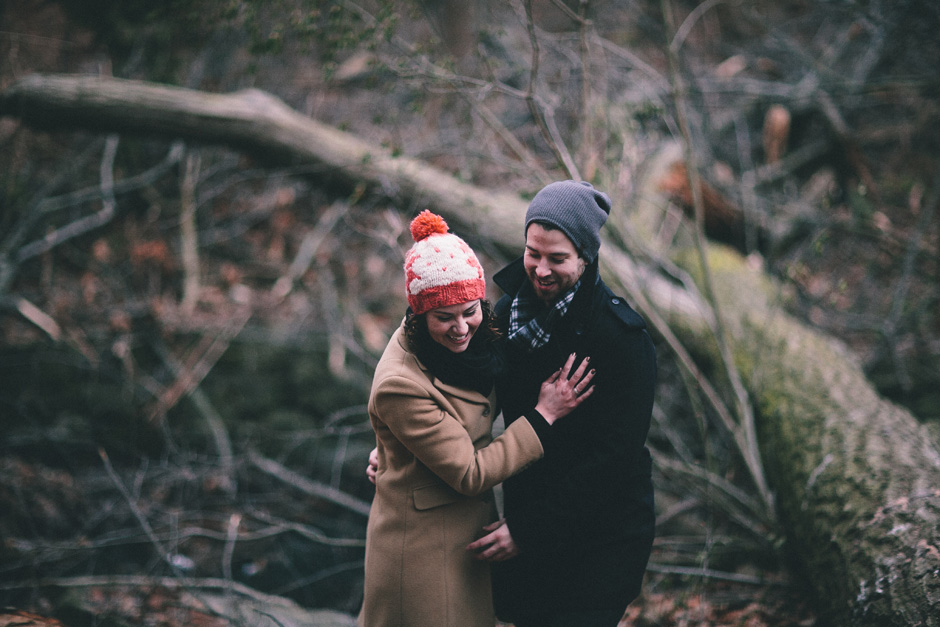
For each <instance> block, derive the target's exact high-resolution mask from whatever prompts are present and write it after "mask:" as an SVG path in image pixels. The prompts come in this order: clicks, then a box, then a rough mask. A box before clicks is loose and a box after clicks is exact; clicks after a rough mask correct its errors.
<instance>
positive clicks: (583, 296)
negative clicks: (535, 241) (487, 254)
mask: <svg viewBox="0 0 940 627" xmlns="http://www.w3.org/2000/svg"><path fill="white" fill-rule="evenodd" d="M597 275H598V261H597V259H595V260H594V261H592V262H591V263H589V264H588V266H587V267H586V268H585V269H584V272H583V273H582V275H581V287H580V288H579V289H578V292H579V294H578V296H577V298H576V302H580V303H584V302H593V300H594V297H595V295H596V294H597V293H598V291H599V290H598V289H597V285H598V284H599V282H598V278H597ZM528 280H529V277H527V276H526V273H525V265H524V264H523V261H522V257H519V258H518V259H516V260H515V261H513V262H511V263H510V264H509V265H508V266H506V267H505V268H503V269H502V270H500V271H499V272H497V273H496V274H494V275H493V282H494V283H496V285H497V286H498V287H499V288H500V289H501V290H503V292H504V293H505V294H507V295H508V296H509V297H510V298H515V297H516V294H518V293H519V290H520V289H521V288H522V286H523V285H524V284H525V282H526V281H528ZM576 308H580V307H576Z"/></svg>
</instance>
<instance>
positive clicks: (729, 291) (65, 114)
mask: <svg viewBox="0 0 940 627" xmlns="http://www.w3.org/2000/svg"><path fill="white" fill-rule="evenodd" d="M0 114H3V115H12V116H16V117H19V118H20V119H21V120H22V121H24V122H26V123H29V124H36V125H43V126H48V125H59V126H66V127H69V128H91V129H99V130H102V131H109V132H114V131H118V132H135V133H158V134H162V135H168V136H171V137H183V138H186V139H193V140H202V141H210V142H218V143H224V144H228V145H232V146H235V147H239V148H242V149H245V150H249V151H252V152H258V153H263V154H271V155H276V156H278V157H280V158H288V159H290V160H292V161H301V162H307V163H311V164H319V165H323V166H325V167H326V168H327V169H328V170H329V172H331V173H333V174H335V175H336V176H337V177H340V178H342V179H343V180H346V181H349V182H350V183H362V182H365V183H367V184H369V185H372V186H373V187H376V188H378V189H381V190H382V191H384V192H385V193H387V194H388V195H390V196H392V197H394V198H397V199H399V200H401V201H404V202H408V203H411V204H413V205H415V206H417V207H420V208H424V207H428V208H431V209H432V210H434V211H436V212H439V213H441V214H443V215H444V216H445V217H447V218H448V220H451V221H453V222H455V223H457V224H460V225H462V226H463V227H465V228H466V229H468V230H472V231H473V232H475V233H476V234H477V235H479V236H481V237H484V238H488V239H490V240H491V241H493V242H494V243H497V244H500V245H502V246H506V247H508V248H511V249H515V250H518V249H520V248H521V243H522V230H521V222H522V215H523V213H524V211H525V206H526V203H525V202H524V201H523V200H522V199H521V198H519V197H518V196H516V195H514V194H506V193H497V192H487V191H484V190H480V189H478V188H475V187H473V186H470V185H466V184H464V183H461V182H459V181H456V180H455V179H454V178H453V177H451V176H449V175H448V174H447V173H445V172H442V171H440V170H437V169H435V168H432V167H429V166H427V165H425V164H422V163H420V162H418V161H416V160H413V159H409V158H407V157H396V156H393V155H391V154H390V153H389V152H388V151H387V150H385V149H382V148H380V147H377V146H372V145H370V144H368V143H366V142H363V141H361V140H359V139H356V138H354V137H353V136H350V135H348V134H346V133H342V132H340V131H337V130H335V129H332V128H329V127H325V126H323V125H321V124H318V123H317V122H315V121H313V120H311V119H309V118H306V117H304V116H302V115H300V114H298V113H296V112H294V111H292V110H291V109H289V108H288V107H287V106H286V105H284V104H283V103H282V102H280V101H279V100H277V99H275V98H273V97H271V96H269V95H266V94H263V93H261V92H257V91H248V92H239V93H236V94H231V95H214V94H204V93H199V92H192V91H188V90H183V89H178V88H174V87H166V86H158V85H151V84H145V83H140V82H132V81H121V80H115V79H101V78H94V77H72V76H33V77H30V78H27V79H25V80H23V81H21V82H19V83H17V84H15V85H14V86H12V87H11V88H9V89H8V90H7V91H6V92H4V94H3V95H2V97H0ZM604 250H605V253H604V255H602V258H604V259H606V261H607V262H608V263H607V265H606V266H605V268H604V271H605V273H606V274H607V276H608V277H609V278H610V280H611V282H612V283H619V284H621V285H622V286H623V288H624V289H625V290H627V291H628V292H630V293H631V294H632V295H633V296H634V300H635V301H636V302H637V303H638V304H639V305H640V307H641V309H645V310H646V311H644V313H647V314H655V315H648V317H651V318H653V319H656V320H664V321H666V322H668V324H669V325H670V329H671V330H672V332H674V333H675V334H676V335H678V336H679V337H680V338H681V340H682V341H683V342H684V343H686V344H687V345H694V346H696V347H697V348H698V350H699V351H700V352H701V353H703V354H711V355H717V349H716V348H715V345H714V341H713V339H712V338H713V336H712V333H711V320H710V319H709V316H710V315H711V314H710V310H709V308H708V307H707V306H705V305H704V304H703V303H701V302H700V301H699V300H698V299H697V297H696V296H695V295H694V294H690V293H688V292H687V291H685V290H683V289H681V288H680V287H678V286H676V285H674V284H673V283H671V282H669V281H667V280H665V279H663V278H662V277H660V276H659V275H658V274H657V273H655V272H653V271H651V270H650V269H647V268H644V267H643V266H640V265H637V264H635V263H634V262H633V261H632V260H631V258H630V257H629V256H628V255H626V254H625V253H624V252H623V251H622V250H619V249H618V248H617V246H616V245H614V244H612V243H611V242H610V241H609V240H607V241H605V242H604ZM709 256H710V258H711V268H712V273H713V279H714V281H715V284H716V291H717V293H718V296H719V298H720V299H721V302H722V311H723V315H724V317H725V320H724V323H725V325H726V327H727V330H728V334H729V336H730V338H729V339H730V341H731V343H732V348H733V352H734V355H735V361H736V364H737V366H738V368H740V370H741V374H742V377H743V380H744V383H745V384H746V386H747V388H748V392H749V393H750V395H751V398H752V399H753V401H754V403H755V405H756V408H757V414H758V429H759V435H760V449H761V455H762V457H763V459H764V462H765V466H766V470H767V475H768V478H769V479H770V482H771V485H772V487H773V489H774V490H775V493H776V496H777V505H778V511H779V514H780V518H781V520H782V523H783V526H784V529H785V531H786V534H787V541H788V546H789V547H791V549H792V551H793V552H794V557H795V559H796V561H797V562H798V564H799V567H800V568H802V569H803V570H804V572H805V573H806V576H807V577H808V580H809V583H810V584H811V586H812V587H813V589H814V590H815V592H816V597H817V606H818V608H819V610H820V611H821V613H822V615H823V618H824V619H825V620H826V621H827V622H830V623H833V624H844V625H849V624H852V625H879V626H880V625H899V626H900V625H928V626H937V625H940V451H938V446H937V443H936V442H935V441H934V440H933V439H932V438H931V436H930V435H929V433H928V432H927V430H926V429H924V428H923V427H922V426H920V425H919V424H918V422H917V421H916V419H915V418H914V417H913V416H912V415H911V414H910V413H909V412H907V411H905V410H903V409H901V408H899V407H897V406H895V405H893V404H891V403H889V402H887V401H885V400H884V399H882V398H880V397H879V396H878V395H877V394H876V392H875V391H874V389H873V388H872V386H871V385H870V383H869V382H868V381H867V380H866V379H865V377H864V375H863V373H862V371H861V369H860V368H859V366H858V364H857V363H856V362H855V360H854V359H853V358H852V356H851V355H850V354H849V353H848V351H847V350H846V349H845V348H844V347H842V345H841V344H839V343H838V342H836V341H834V340H832V339H831V338H828V337H825V336H823V335H821V334H819V333H817V332H816V331H815V330H813V329H812V328H811V327H808V326H807V325H805V324H802V323H800V322H799V321H797V320H796V319H794V318H792V317H791V316H789V315H787V314H786V313H785V312H784V310H783V308H782V307H781V306H780V304H779V303H780V294H779V292H778V291H777V290H776V288H775V287H774V285H773V284H772V283H771V282H770V281H769V280H768V279H767V278H766V277H765V276H763V275H761V274H760V273H759V272H756V271H754V270H752V269H750V268H749V267H748V266H747V264H746V263H745V261H744V260H743V259H742V258H741V257H740V256H739V255H737V254H736V253H733V252H731V251H728V250H725V249H723V248H720V247H712V248H711V249H710V250H709ZM650 307H652V309H649V308H650ZM654 310H655V311H654ZM661 330H664V329H661ZM715 361H716V362H717V357H716V358H715Z"/></svg>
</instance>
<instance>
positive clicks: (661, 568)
mask: <svg viewBox="0 0 940 627" xmlns="http://www.w3.org/2000/svg"><path fill="white" fill-rule="evenodd" d="M646 570H648V571H650V572H654V573H660V574H663V575H683V576H685V577H699V578H701V579H717V580H719V581H733V582H735V583H749V584H753V585H755V586H763V585H767V584H770V585H774V586H780V585H783V584H781V583H779V582H776V581H768V580H766V579H762V578H760V577H751V576H750V575H739V574H738V573H729V572H725V571H721V570H712V569H709V568H698V567H691V566H669V565H667V564H658V563H656V562H649V563H648V564H647V565H646Z"/></svg>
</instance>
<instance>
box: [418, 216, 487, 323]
mask: <svg viewBox="0 0 940 627" xmlns="http://www.w3.org/2000/svg"><path fill="white" fill-rule="evenodd" d="M411 237H412V238H413V239H414V241H415V243H414V245H413V246H412V247H411V250H409V251H408V254H407V255H406V256H405V286H406V289H407V293H408V305H409V306H410V307H411V310H412V311H413V312H414V313H416V314H422V313H425V312H427V311H430V310H431V309H437V308H438V307H448V306H450V305H456V304H458V303H467V302H470V301H472V300H477V299H482V298H485V297H486V282H485V281H484V279H483V266H481V265H480V261H479V260H478V259H477V256H476V255H475V254H474V253H473V250H471V249H470V247H469V246H468V245H467V243H466V242H465V241H463V240H462V239H460V238H459V237H457V236H456V235H454V234H453V233H448V228H447V223H446V222H444V218H442V217H441V216H439V215H437V214H434V213H431V212H430V211H428V210H427V209H425V210H424V211H422V212H421V213H420V214H418V217H416V218H415V219H414V220H412V221H411Z"/></svg>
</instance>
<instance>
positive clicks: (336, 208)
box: [271, 202, 347, 302]
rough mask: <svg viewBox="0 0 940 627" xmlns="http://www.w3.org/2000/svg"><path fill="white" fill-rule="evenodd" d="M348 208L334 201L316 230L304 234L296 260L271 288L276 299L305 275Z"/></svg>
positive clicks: (285, 294) (281, 297)
mask: <svg viewBox="0 0 940 627" xmlns="http://www.w3.org/2000/svg"><path fill="white" fill-rule="evenodd" d="M346 210H347V208H346V205H345V204H344V203H341V202H336V203H333V205H332V206H331V207H330V208H329V209H327V210H326V211H324V212H323V215H322V216H320V219H319V220H318V221H317V225H316V227H315V228H314V230H313V231H311V232H310V233H307V234H306V235H305V236H304V239H303V241H302V242H301V244H300V249H299V250H298V251H297V255H296V256H295V257H294V261H293V262H291V264H290V267H289V268H288V269H287V272H286V273H284V275H283V276H281V277H280V278H279V279H278V280H277V281H276V282H275V283H274V287H272V288H271V295H272V296H273V297H274V299H275V301H277V302H280V301H282V300H283V299H284V298H285V297H286V296H287V295H288V294H290V292H291V290H292V289H293V288H294V282H295V281H297V279H299V278H300V277H301V276H303V274H304V273H305V272H306V271H307V269H308V268H309V267H310V264H311V263H313V258H314V257H315V256H316V254H317V251H319V250H320V246H322V245H323V242H324V241H326V236H327V235H329V233H330V231H332V230H333V227H334V226H336V223H337V222H338V221H339V219H340V218H341V217H342V216H343V214H344V213H345V212H346Z"/></svg>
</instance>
